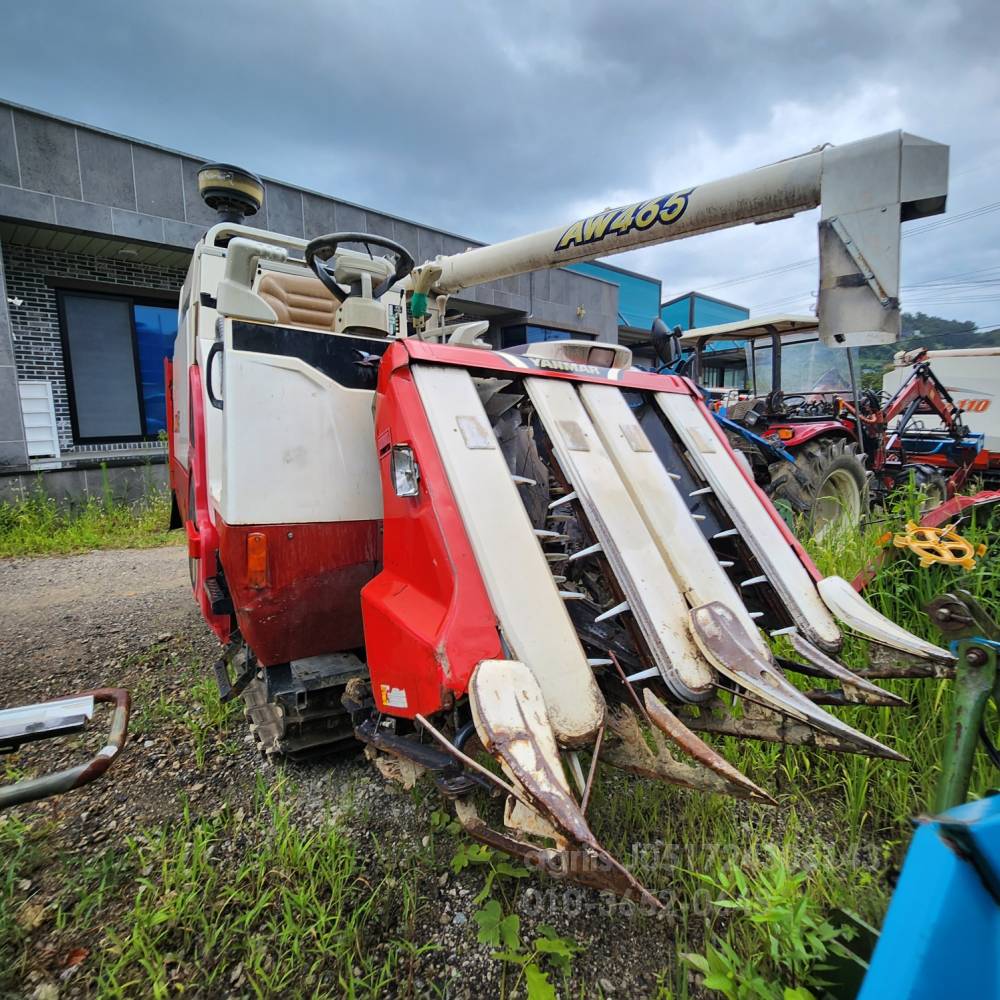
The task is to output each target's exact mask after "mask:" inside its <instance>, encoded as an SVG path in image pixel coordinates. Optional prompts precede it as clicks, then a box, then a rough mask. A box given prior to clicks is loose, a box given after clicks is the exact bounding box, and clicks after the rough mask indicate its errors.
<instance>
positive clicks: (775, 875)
mask: <svg viewBox="0 0 1000 1000" xmlns="http://www.w3.org/2000/svg"><path fill="white" fill-rule="evenodd" d="M766 851H767V855H768V859H769V860H768V862H767V863H766V864H764V865H762V866H760V867H758V868H750V869H748V870H744V868H743V867H741V866H740V865H737V864H734V863H727V864H724V865H723V866H722V867H721V868H720V869H719V870H718V871H717V872H716V873H715V874H714V875H707V874H701V873H695V877H696V878H697V879H699V880H700V881H702V882H704V883H705V884H706V885H708V886H710V887H711V888H712V889H713V891H716V892H720V893H722V898H721V899H716V900H714V905H715V906H716V907H718V908H720V909H725V910H729V911H732V912H733V913H734V914H737V915H739V917H740V918H741V919H740V920H738V921H734V922H733V923H732V924H731V925H730V926H729V927H728V928H727V930H726V931H725V933H724V934H722V935H718V934H716V935H715V936H714V937H713V939H712V940H711V941H710V942H709V943H708V944H707V946H706V949H705V954H704V955H697V954H688V955H685V956H684V958H685V959H686V960H687V961H688V962H689V963H690V964H691V965H692V966H694V967H695V968H696V969H698V970H699V971H700V972H701V973H702V974H703V975H704V977H705V980H704V985H705V988H706V989H710V990H715V991H717V992H719V993H721V994H722V995H723V996H725V997H726V1000H807V998H809V997H812V993H811V992H809V989H808V987H809V986H818V987H820V986H823V985H824V983H823V979H822V973H823V971H824V969H825V968H826V966H825V965H824V963H825V962H826V960H827V959H828V958H829V957H830V956H831V955H835V954H837V953H838V952H840V951H841V950H842V949H843V945H842V942H843V941H846V940H849V938H848V937H847V934H848V932H847V931H846V930H844V929H838V928H836V927H834V926H833V925H832V924H830V923H829V922H828V921H827V920H826V919H825V918H824V917H823V914H822V909H821V907H820V906H819V904H818V903H817V901H816V900H815V899H814V898H812V897H810V895H809V894H808V892H807V891H806V885H805V883H806V875H805V874H804V873H802V872H799V873H792V872H791V871H789V868H788V866H787V864H786V861H785V859H784V857H783V856H782V854H781V852H780V851H779V850H778V848H777V847H775V846H774V845H773V844H768V845H767V848H766Z"/></svg>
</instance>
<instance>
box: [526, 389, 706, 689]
mask: <svg viewBox="0 0 1000 1000" xmlns="http://www.w3.org/2000/svg"><path fill="white" fill-rule="evenodd" d="M524 384H525V387H526V389H527V390H528V395H529V396H530V397H531V401H532V403H534V405H535V410H536V412H537V413H538V416H539V419H540V420H541V421H542V424H543V425H544V427H545V430H546V432H547V433H548V435H549V438H550V439H551V441H552V444H553V447H554V448H555V452H556V457H557V458H558V460H559V464H560V466H561V468H562V471H563V473H564V475H565V476H566V477H567V479H569V481H570V484H571V485H572V487H573V489H574V490H576V492H577V495H578V496H579V498H580V503H581V504H582V506H583V509H584V512H585V513H586V515H587V518H588V520H589V521H590V524H591V527H592V528H593V530H594V533H595V534H596V535H597V540H598V541H599V542H600V544H601V547H602V549H603V551H604V554H605V556H606V557H607V559H608V562H609V563H610V565H611V569H612V572H613V573H614V575H615V578H616V579H617V580H618V584H619V586H620V587H621V589H622V593H623V594H624V595H625V599H626V600H627V601H628V605H629V608H630V610H631V612H632V615H633V616H634V618H635V620H636V622H637V624H638V625H639V629H640V631H641V632H642V635H643V638H644V639H645V641H646V645H647V646H648V647H649V651H650V653H651V654H652V656H653V659H654V661H655V663H656V665H657V667H658V668H659V670H660V674H661V676H662V677H663V679H664V681H665V682H666V684H667V685H668V687H669V688H670V690H671V691H672V692H674V694H675V695H676V696H677V697H679V698H684V699H691V698H698V697H701V696H704V695H705V694H707V693H708V692H709V691H710V690H711V685H712V681H713V679H714V675H713V673H712V670H711V668H710V667H709V665H708V663H706V662H705V660H704V659H703V658H702V657H701V655H700V654H699V652H698V649H697V647H696V646H695V645H694V641H693V639H692V637H691V635H690V632H689V630H688V611H689V608H688V604H687V602H686V601H685V599H684V595H683V594H682V593H681V590H680V588H679V587H678V585H677V582H676V581H675V580H674V578H673V576H672V575H671V573H670V570H669V569H668V568H667V564H666V562H665V561H664V558H663V556H662V554H661V552H660V549H659V546H658V545H657V543H656V542H655V541H654V540H653V537H652V535H651V534H650V530H649V527H648V526H647V524H646V522H645V520H644V519H643V517H642V515H641V514H640V513H639V510H638V509H637V507H636V505H635V503H634V502H633V500H632V497H631V496H630V494H629V490H628V489H627V488H626V486H625V483H624V482H623V481H622V477H621V476H620V475H619V473H618V470H617V469H616V468H615V463H614V462H613V461H612V459H611V457H610V456H609V455H608V452H607V451H606V450H605V448H604V445H603V443H602V441H601V438H600V436H599V435H598V432H597V431H596V429H595V428H594V425H593V423H592V422H591V420H590V417H589V416H588V415H587V411H586V410H585V409H584V407H583V403H582V402H581V401H580V397H579V396H578V395H577V392H576V388H575V387H574V385H573V384H572V383H570V382H564V381H562V380H557V379H544V378H526V379H525V380H524ZM612 391H617V390H612ZM642 438H643V439H644V438H645V435H642ZM654 457H655V456H654ZM692 527H694V524H693V522H692Z"/></svg>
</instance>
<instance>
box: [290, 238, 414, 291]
mask: <svg viewBox="0 0 1000 1000" xmlns="http://www.w3.org/2000/svg"><path fill="white" fill-rule="evenodd" d="M341 243H363V244H364V245H365V246H366V247H368V253H369V255H371V247H372V246H376V247H382V248H383V249H384V250H388V251H389V252H390V253H392V254H394V255H395V257H396V270H395V271H393V273H392V274H391V275H390V276H389V277H388V278H386V279H385V281H383V282H382V283H381V284H379V285H378V286H377V287H376V288H373V289H372V298H373V299H380V298H382V296H383V295H384V294H385V293H386V292H387V291H388V290H389V289H390V288H391V287H392V286H393V285H394V284H395V283H396V282H397V281H400V280H401V279H403V278H405V277H406V276H407V275H408V274H409V273H410V271H412V270H413V258H412V257H411V256H410V254H409V252H408V251H407V249H406V248H405V247H403V246H401V245H400V244H399V243H397V242H396V241H395V240H390V239H389V238H388V237H386V236H376V235H374V234H373V233H328V234H327V235H326V236H317V237H316V239H314V240H311V241H310V243H309V245H308V246H307V247H306V263H307V264H308V265H309V266H310V267H311V268H312V271H313V274H315V275H316V277H317V278H319V280H320V281H322V282H323V284H324V285H325V286H326V288H327V289H328V290H329V292H330V294H331V295H332V296H333V297H334V298H335V299H336V300H337V302H343V301H344V300H345V299H349V298H350V297H351V296H352V295H354V292H353V291H345V290H344V289H343V288H342V287H341V286H340V285H338V284H337V282H336V281H334V280H333V275H332V274H331V273H330V272H329V271H328V270H327V269H326V263H325V262H326V261H328V260H329V259H330V258H331V257H332V256H333V255H334V254H335V253H336V252H337V248H338V247H339V246H340V244H341Z"/></svg>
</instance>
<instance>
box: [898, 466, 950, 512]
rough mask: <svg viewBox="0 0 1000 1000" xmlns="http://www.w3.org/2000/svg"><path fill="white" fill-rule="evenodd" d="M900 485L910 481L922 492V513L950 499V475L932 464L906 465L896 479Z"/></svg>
mask: <svg viewBox="0 0 1000 1000" xmlns="http://www.w3.org/2000/svg"><path fill="white" fill-rule="evenodd" d="M896 482H897V484H898V486H904V487H905V486H906V485H908V484H910V483H912V484H913V486H914V487H915V488H916V489H917V490H918V491H919V492H920V493H921V494H922V496H923V499H922V500H921V501H920V513H921V515H923V514H926V513H928V512H929V511H932V510H933V509H934V508H935V507H940V506H941V504H943V503H944V502H945V501H946V500H947V499H948V477H947V476H945V475H944V474H943V473H941V472H939V471H938V470H937V469H935V468H934V467H933V466H931V465H906V466H903V468H902V469H901V470H900V474H899V476H898V477H897V480H896Z"/></svg>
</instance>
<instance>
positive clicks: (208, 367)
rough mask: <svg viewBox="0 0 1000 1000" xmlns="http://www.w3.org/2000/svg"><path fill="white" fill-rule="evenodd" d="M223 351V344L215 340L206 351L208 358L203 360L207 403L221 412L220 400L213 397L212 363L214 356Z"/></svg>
mask: <svg viewBox="0 0 1000 1000" xmlns="http://www.w3.org/2000/svg"><path fill="white" fill-rule="evenodd" d="M222 349H223V343H222V341H221V340H217V341H216V342H215V343H214V344H212V346H211V347H210V348H209V349H208V357H207V358H206V359H205V392H207V393H208V401H209V402H210V403H211V404H212V406H214V407H215V408H216V409H217V410H221V409H222V407H223V403H222V400H221V399H219V398H218V396H216V395H215V390H214V389H213V388H212V362H213V361H214V360H215V356H216V354H221V353H222Z"/></svg>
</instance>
